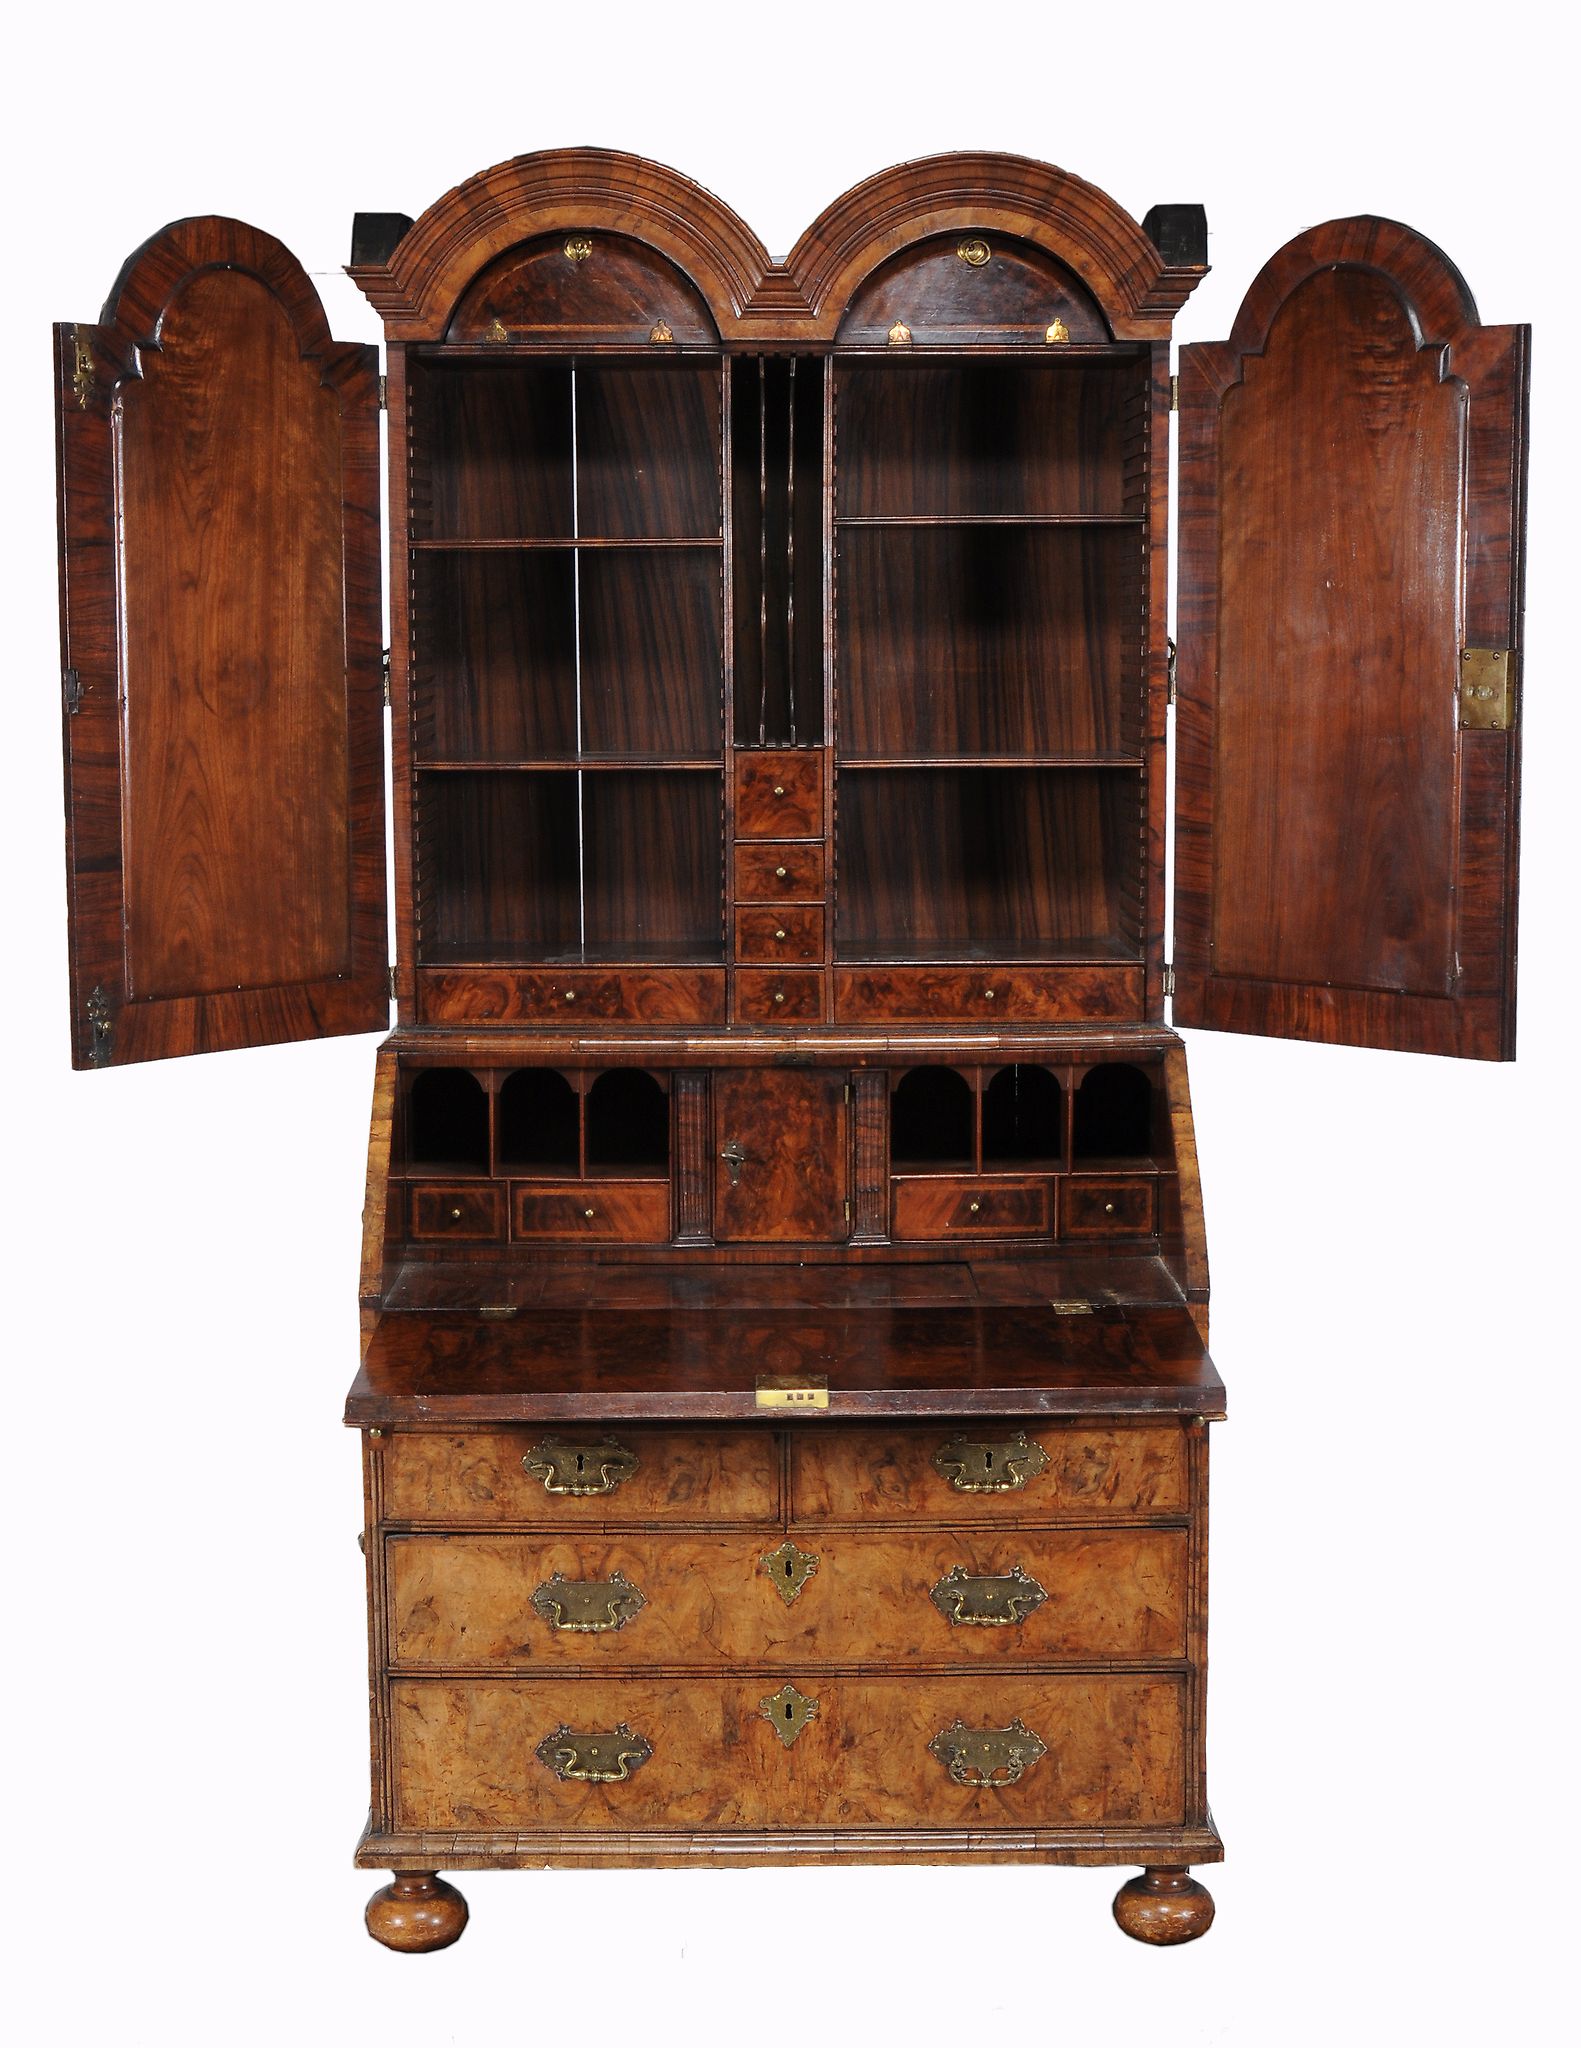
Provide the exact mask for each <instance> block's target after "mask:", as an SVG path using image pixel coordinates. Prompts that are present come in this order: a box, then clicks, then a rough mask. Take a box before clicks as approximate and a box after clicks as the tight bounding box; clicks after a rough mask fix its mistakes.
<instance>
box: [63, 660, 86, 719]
mask: <svg viewBox="0 0 1581 2048" xmlns="http://www.w3.org/2000/svg"><path fill="white" fill-rule="evenodd" d="M60 687H61V695H62V696H63V697H64V698H65V701H66V712H67V715H68V716H69V717H72V718H75V717H76V715H77V713H78V712H79V711H80V710H81V709H82V674H81V671H80V670H78V669H74V668H63V669H62V670H61V672H60Z"/></svg>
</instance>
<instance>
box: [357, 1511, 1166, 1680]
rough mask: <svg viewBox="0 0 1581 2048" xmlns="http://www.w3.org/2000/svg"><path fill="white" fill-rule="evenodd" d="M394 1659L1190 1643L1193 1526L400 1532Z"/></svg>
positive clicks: (913, 1656) (995, 1660)
mask: <svg viewBox="0 0 1581 2048" xmlns="http://www.w3.org/2000/svg"><path fill="white" fill-rule="evenodd" d="M386 1560H387V1565H388V1585H389V1623H390V1652H391V1658H392V1661H393V1662H394V1663H396V1664H417V1665H428V1666H439V1667H460V1668H472V1669H477V1668H479V1667H488V1666H490V1665H501V1664H504V1665H523V1664H532V1665H549V1666H553V1665H559V1664H576V1665H585V1666H592V1667H595V1668H607V1667H612V1666H614V1667H619V1666H628V1667H629V1666H644V1665H676V1664H708V1665H718V1664H720V1663H729V1664H772V1665H786V1666H792V1665H794V1666H798V1667H800V1666H804V1665H805V1666H807V1667H809V1668H811V1667H812V1666H815V1665H819V1664H845V1665H850V1664H875V1665H881V1666H883V1667H884V1668H886V1669H891V1670H892V1669H895V1668H897V1667H900V1666H904V1665H908V1664H911V1665H924V1664H930V1663H931V1664H960V1663H983V1664H1006V1663H1017V1662H1026V1661H1029V1660H1039V1661H1047V1660H1050V1659H1054V1658H1059V1657H1082V1658H1097V1657H1102V1658H1113V1657H1125V1658H1153V1657H1171V1658H1173V1657H1183V1656H1184V1655H1185V1648H1186V1610H1185V1598H1186V1532H1185V1530H1184V1529H1183V1528H1174V1529H1134V1528H1116V1529H1101V1528H1097V1529H1094V1528H1089V1529H1054V1530H1042V1531H1017V1532H998V1531H991V1530H988V1529H981V1528H980V1529H979V1530H978V1531H977V1532H976V1533H975V1534H963V1533H961V1532H959V1531H940V1532H935V1533H931V1534H928V1533H923V1534H918V1533H912V1532H905V1533H902V1532H898V1531H890V1532H885V1533H872V1532H862V1531H856V1530H846V1531H831V1532H829V1533H827V1534H823V1533H816V1532H815V1533H813V1534H808V1533H806V1532H798V1533H796V1534H793V1535H792V1536H791V1537H788V1538H785V1539H784V1540H783V1541H781V1542H780V1543H778V1544H775V1545H773V1546H772V1547H766V1539H765V1538H763V1537H761V1536H759V1537H756V1538H754V1537H753V1536H751V1535H750V1534H748V1533H747V1532H746V1531H736V1532H734V1533H732V1534H729V1535H722V1534H716V1535H706V1536H699V1535H692V1534H685V1535H683V1534H679V1533H678V1534H675V1535H646V1536H645V1535H638V1534H633V1535H630V1536H613V1535H584V1536H580V1537H550V1536H527V1535H509V1536H506V1535H467V1536H460V1535H421V1536H415V1535H414V1536H392V1537H390V1538H389V1539H388V1542H387V1545H386Z"/></svg>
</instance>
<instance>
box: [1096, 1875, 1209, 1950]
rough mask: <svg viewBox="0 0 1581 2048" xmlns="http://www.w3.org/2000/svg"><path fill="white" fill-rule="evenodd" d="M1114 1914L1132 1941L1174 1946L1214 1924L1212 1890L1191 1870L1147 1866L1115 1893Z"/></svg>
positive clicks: (1191, 1938) (1190, 1939) (1193, 1937)
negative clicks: (1194, 1875)
mask: <svg viewBox="0 0 1581 2048" xmlns="http://www.w3.org/2000/svg"><path fill="white" fill-rule="evenodd" d="M1114 1917H1115V1919H1116V1920H1117V1921H1118V1922H1119V1924H1120V1927H1121V1930H1122V1931H1123V1932H1124V1933H1126V1934H1129V1935H1130V1937H1131V1939H1132V1940H1133V1941H1145V1942H1147V1943H1149V1944H1150V1945H1151V1946H1152V1947H1154V1948H1173V1947H1174V1946H1175V1944H1176V1943H1177V1942H1182V1941H1196V1940H1198V1939H1200V1937H1201V1936H1202V1935H1204V1934H1206V1933H1207V1931H1208V1929H1209V1928H1210V1927H1211V1926H1212V1925H1213V1894H1212V1893H1211V1892H1210V1891H1209V1890H1208V1888H1207V1886H1206V1885H1204V1884H1198V1882H1197V1880H1196V1879H1195V1878H1194V1877H1193V1876H1192V1874H1191V1872H1190V1871H1189V1870H1164V1869H1161V1870H1144V1871H1143V1872H1142V1875H1141V1876H1140V1877H1133V1878H1131V1879H1130V1880H1129V1882H1128V1883H1126V1884H1123V1885H1121V1887H1120V1889H1119V1890H1118V1891H1117V1892H1116V1893H1115V1895H1114Z"/></svg>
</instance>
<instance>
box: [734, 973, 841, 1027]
mask: <svg viewBox="0 0 1581 2048" xmlns="http://www.w3.org/2000/svg"><path fill="white" fill-rule="evenodd" d="M822 1015H823V976H822V975H821V974H809V973H807V972H806V971H805V969H804V970H803V971H802V972H801V973H800V974H797V973H789V974H776V973H775V972H774V970H773V969H772V968H762V967H747V968H743V969H742V970H741V972H740V973H739V974H737V976H736V1017H737V1020H738V1021H739V1022H741V1023H744V1024H806V1023H816V1022H817V1020H818V1019H819V1018H820V1017H821V1016H822Z"/></svg>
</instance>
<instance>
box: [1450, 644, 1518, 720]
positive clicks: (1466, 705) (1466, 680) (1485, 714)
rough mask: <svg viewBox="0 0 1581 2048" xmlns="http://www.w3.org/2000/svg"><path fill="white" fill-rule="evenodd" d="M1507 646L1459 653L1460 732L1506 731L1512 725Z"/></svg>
mask: <svg viewBox="0 0 1581 2048" xmlns="http://www.w3.org/2000/svg"><path fill="white" fill-rule="evenodd" d="M1514 710H1515V700H1514V696H1513V693H1512V691H1511V688H1510V650H1509V649H1508V648H1507V647H1462V648H1461V650H1460V726H1461V730H1462V731H1463V732H1508V730H1509V729H1510V726H1511V725H1512V724H1513V723H1514Z"/></svg>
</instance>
